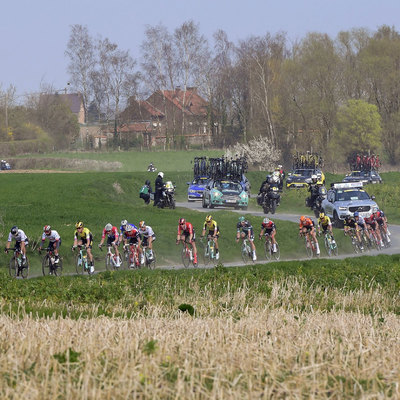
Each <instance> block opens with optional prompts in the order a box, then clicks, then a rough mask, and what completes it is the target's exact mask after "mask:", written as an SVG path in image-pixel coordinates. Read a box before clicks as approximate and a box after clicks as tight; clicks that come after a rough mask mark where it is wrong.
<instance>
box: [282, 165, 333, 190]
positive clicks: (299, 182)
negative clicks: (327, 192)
mask: <svg viewBox="0 0 400 400" xmlns="http://www.w3.org/2000/svg"><path fill="white" fill-rule="evenodd" d="M318 174H321V181H322V183H323V184H325V175H324V173H323V172H322V171H321V170H320V169H318V168H296V169H295V170H293V171H292V172H289V173H288V177H287V178H286V187H287V188H302V187H306V186H308V184H309V183H310V182H311V176H312V175H318Z"/></svg>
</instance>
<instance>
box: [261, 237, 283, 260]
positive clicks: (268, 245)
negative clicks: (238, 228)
mask: <svg viewBox="0 0 400 400" xmlns="http://www.w3.org/2000/svg"><path fill="white" fill-rule="evenodd" d="M260 239H261V237H260ZM264 253H265V257H266V259H267V260H268V261H271V260H272V258H274V259H275V260H276V261H279V259H280V258H281V252H280V250H279V245H278V242H276V251H275V252H274V246H273V244H272V238H271V236H270V235H265V242H264Z"/></svg>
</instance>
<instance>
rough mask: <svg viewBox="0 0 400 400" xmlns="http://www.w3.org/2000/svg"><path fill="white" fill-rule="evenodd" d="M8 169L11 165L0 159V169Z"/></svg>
mask: <svg viewBox="0 0 400 400" xmlns="http://www.w3.org/2000/svg"><path fill="white" fill-rule="evenodd" d="M8 169H11V165H10V164H9V163H8V162H7V161H4V160H1V162H0V170H8Z"/></svg>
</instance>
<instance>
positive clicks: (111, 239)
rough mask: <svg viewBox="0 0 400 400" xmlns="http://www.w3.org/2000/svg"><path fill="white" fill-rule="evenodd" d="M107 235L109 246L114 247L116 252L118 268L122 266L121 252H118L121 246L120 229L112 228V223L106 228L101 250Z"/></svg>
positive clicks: (100, 244)
mask: <svg viewBox="0 0 400 400" xmlns="http://www.w3.org/2000/svg"><path fill="white" fill-rule="evenodd" d="M106 235H107V246H112V247H113V249H114V251H115V256H116V257H115V266H116V267H117V268H118V267H120V265H121V263H120V256H119V251H118V245H119V233H118V228H117V227H116V226H112V225H111V224H110V223H108V224H107V225H106V226H105V227H104V229H103V233H102V234H101V240H100V243H99V249H101V247H102V246H103V243H104V240H105V238H106Z"/></svg>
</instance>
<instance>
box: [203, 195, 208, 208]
mask: <svg viewBox="0 0 400 400" xmlns="http://www.w3.org/2000/svg"><path fill="white" fill-rule="evenodd" d="M202 206H203V208H207V204H206V198H205V196H203V201H202Z"/></svg>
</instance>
